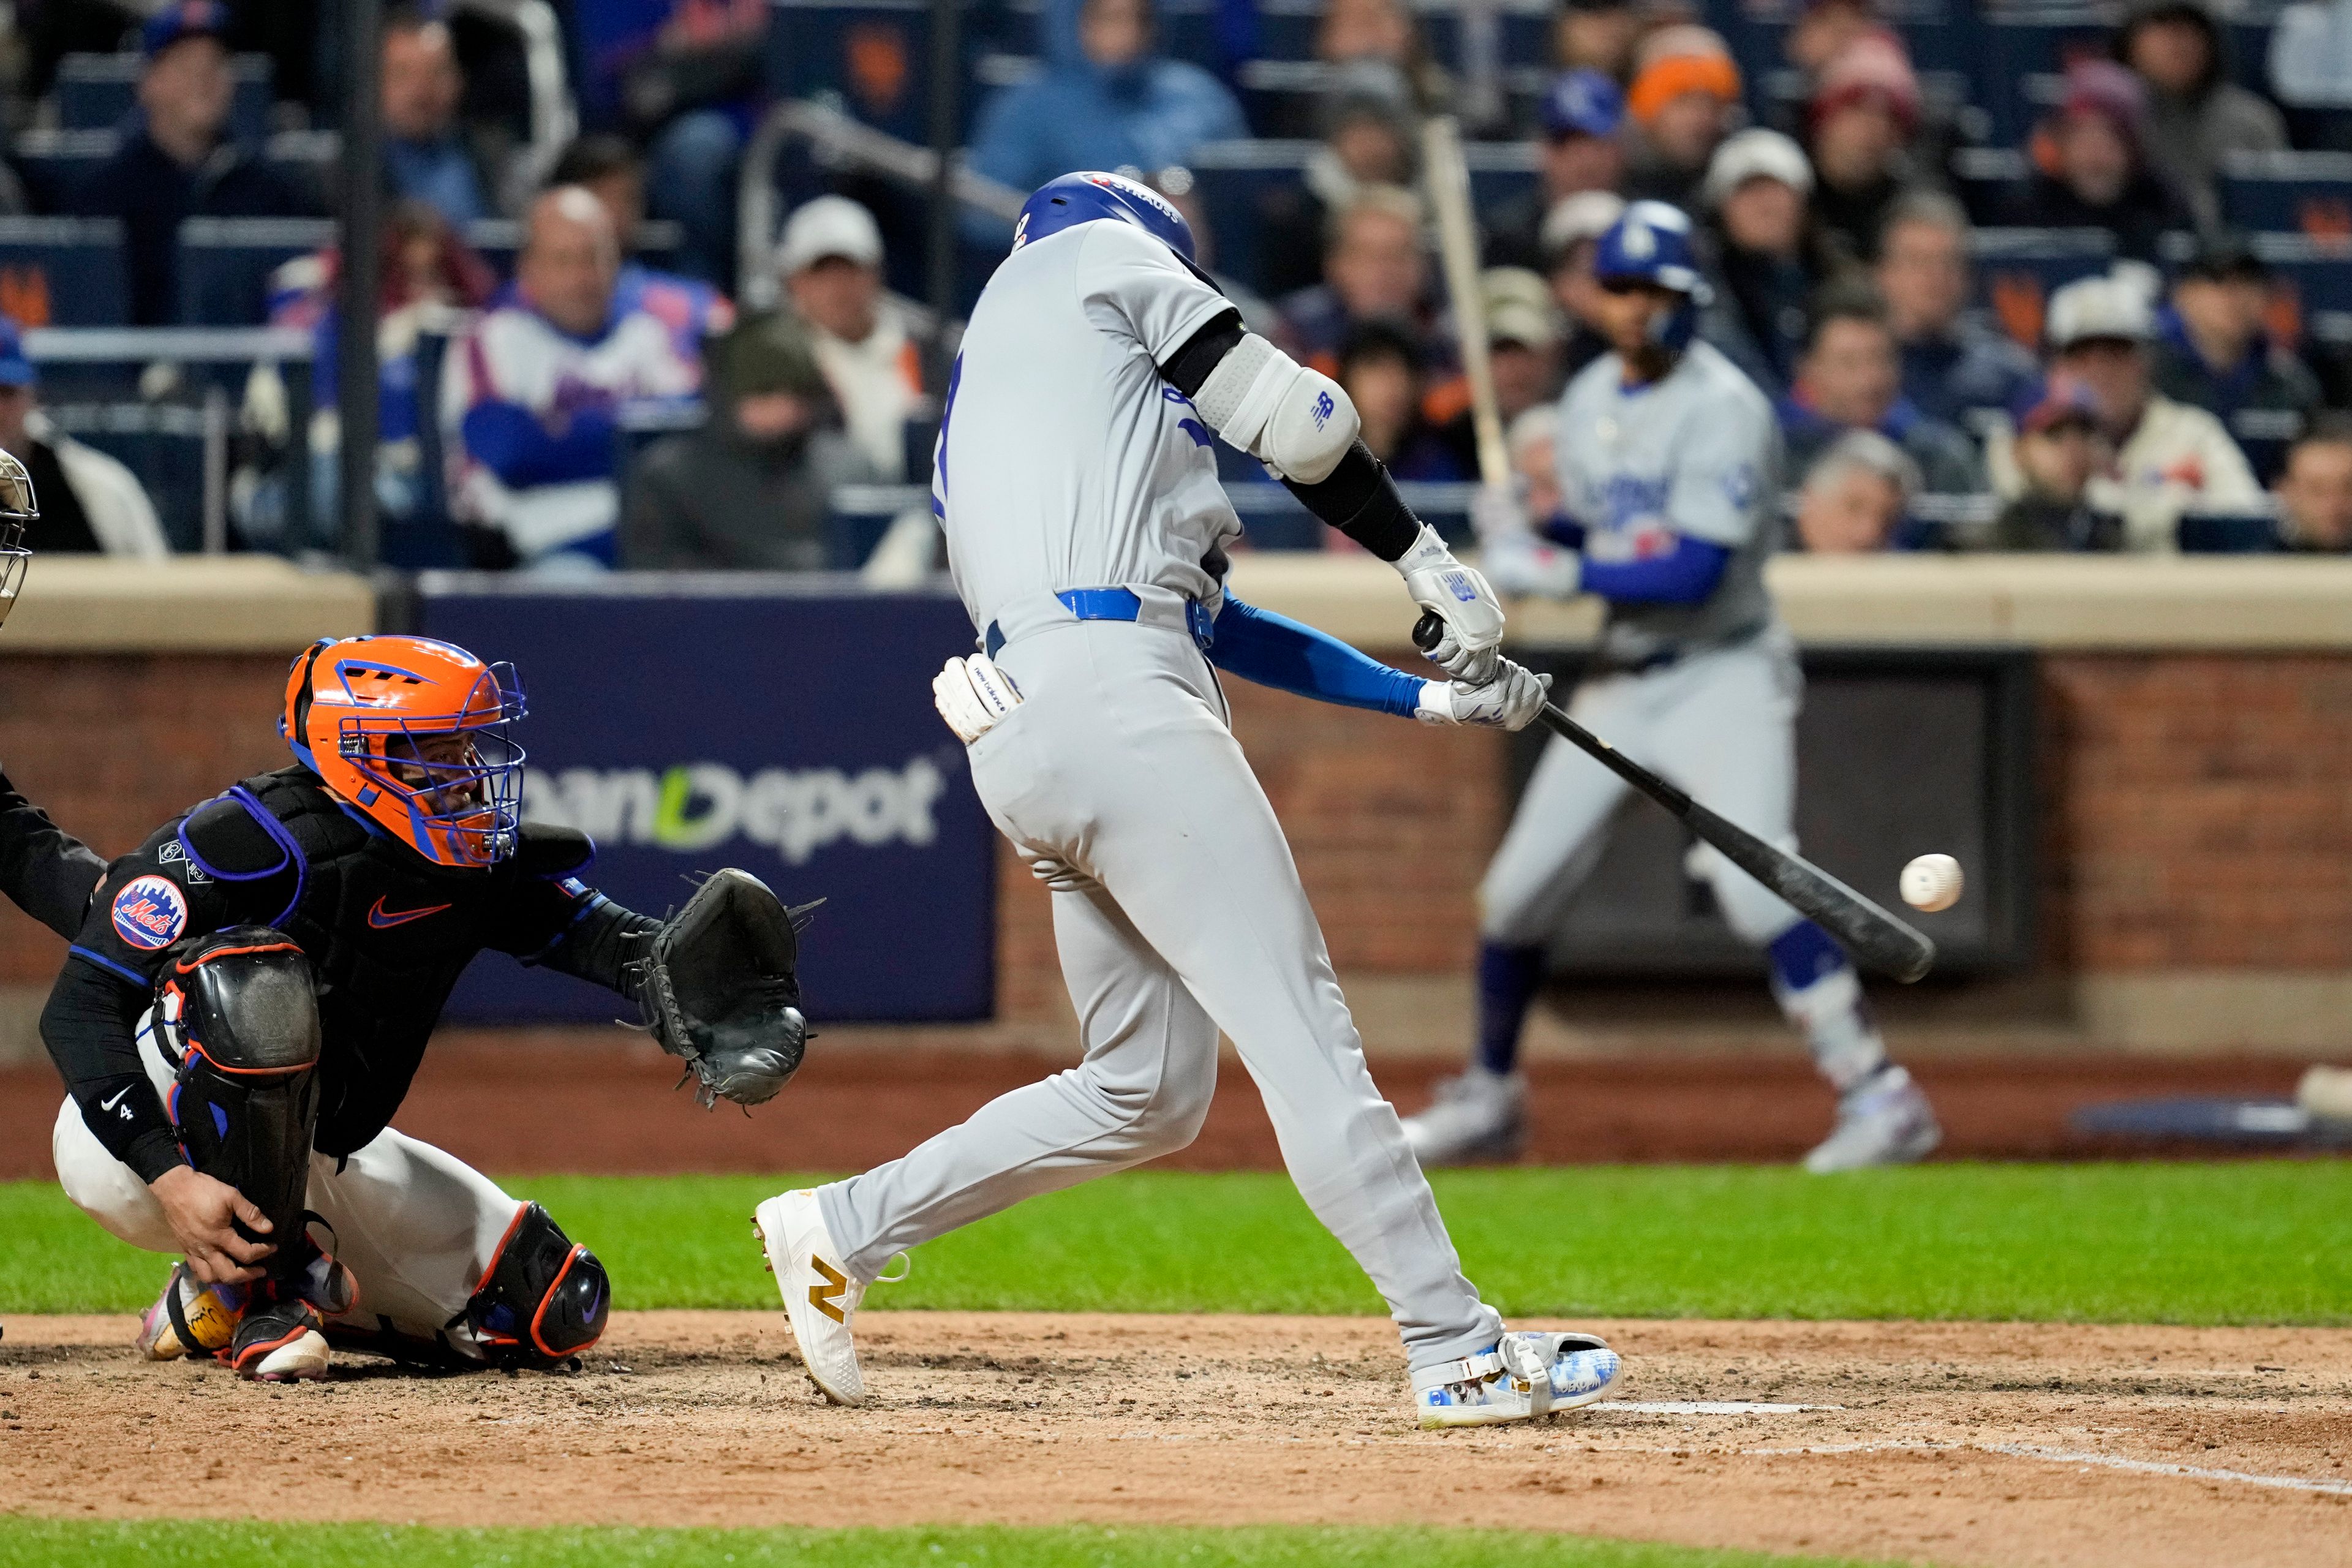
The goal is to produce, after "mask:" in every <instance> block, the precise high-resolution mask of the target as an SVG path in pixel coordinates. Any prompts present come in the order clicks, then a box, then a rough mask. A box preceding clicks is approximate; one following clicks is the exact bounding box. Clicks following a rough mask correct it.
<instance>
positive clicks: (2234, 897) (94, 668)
mask: <svg viewBox="0 0 2352 1568" xmlns="http://www.w3.org/2000/svg"><path fill="white" fill-rule="evenodd" d="M285 668H286V667H285V663H284V661H283V660H282V659H279V658H276V657H274V656H271V657H267V658H265V657H260V656H252V657H236V656H222V657H203V658H188V657H181V656H173V657H168V658H165V657H147V656H141V655H129V654H126V655H110V656H87V657H63V656H55V657H53V656H47V655H21V656H16V657H10V658H6V659H5V663H0V763H5V764H6V766H7V769H8V772H9V774H10V776H11V777H12V778H14V779H15V780H16V782H17V784H18V785H19V787H21V788H23V789H24V790H25V791H26V793H27V794H29V795H32V796H33V798H34V799H36V800H37V801H39V802H41V803H42V804H43V805H47V806H48V807H49V808H50V810H51V812H52V814H53V815H54V816H57V818H58V821H60V822H61V823H63V824H65V825H66V826H68V827H69V828H71V829H72V830H73V831H74V832H76V833H79V834H80V835H81V836H82V837H85V838H87V839H89V841H90V842H91V843H92V844H93V845H95V846H96V847H98V848H99V849H100V851H101V852H102V853H106V854H117V853H120V852H121V851H122V850H124V849H127V848H129V847H131V845H132V844H133V843H135V842H136V841H137V840H138V838H139V837H141V836H142V834H144V833H145V832H147V831H148V830H149V829H150V828H152V827H153V826H155V825H156V824H157V823H160V822H162V821H163V820H164V819H165V818H167V817H169V816H172V815H173V813H174V812H177V811H179V810H182V809H184V807H186V806H187V805H191V804H193V803H194V802H196V801H198V800H202V799H204V798H205V797H206V796H208V795H213V794H215V793H216V792H217V791H219V790H220V789H222V788H223V787H225V786H226V784H229V783H230V782H232V781H233V780H235V779H236V778H238V777H241V776H243V775H244V774H247V773H254V772H257V771H259V770H261V769H264V768H268V767H275V766H277V765H278V763H279V762H280V760H281V759H283V758H284V757H285V755H286V752H285V748H284V746H283V745H282V743H281V742H279V741H278V736H277V734H276V731H275V716H276V712H277V705H278V697H279V693H280V692H281V691H282V689H283V683H284V680H285ZM1230 690H1231V694H1232V697H1233V700H1234V714H1235V729H1236V731H1237V732H1238V733H1239V734H1240V736H1241V738H1242V743H1243V746H1244V750H1245V751H1246V752H1247V753H1248V755H1249V758H1250V761H1251V763H1252V765H1253V766H1254V767H1255V769H1256V770H1257V773H1258V777H1259V779H1260V780H1261V781H1262V782H1263V783H1264V784H1265V789H1266V794H1267V795H1268V797H1269V798H1270V799H1271V800H1272V801H1273V803H1274V808H1275V811H1276V814H1277V815H1278V816H1280V817H1281V818H1282V821H1283V824H1284V826H1285V828H1286V831H1287V832H1288V835H1289V837H1290V842H1291V846H1292V848H1293V850H1294V852H1295V853H1296V854H1297V858H1298V865H1299V873H1300V876H1301V877H1302V879H1304V880H1305V882H1306V884H1307V891H1308V893H1309V895H1310V896H1311V897H1312V898H1313V900H1314V901H1315V906H1316V909H1317V910H1318V911H1319V912H1320V914H1321V916H1322V920H1323V926H1324V931H1325V933H1326V935H1327V936H1328V939H1329V941H1330V944H1331V951H1332V957H1333V959H1334V960H1335V961H1336V962H1337V963H1338V964H1339V967H1340V969H1341V970H1343V971H1349V972H1357V973H1364V972H1373V973H1437V972H1445V971H1458V970H1459V969H1461V968H1462V967H1463V966H1464V965H1465V964H1467V963H1469V961H1470V957H1471V952H1472V946H1473V924H1474V912H1473V898H1474V893H1475V889H1476V886H1477V879H1478V876H1479V874H1480V873H1481V871H1483V870H1484V869H1485V867H1486V858H1487V856H1488V855H1489V854H1490V853H1491V852H1492V850H1493V848H1494V846H1495V843H1496V840H1497V838H1498V837H1500V835H1501V833H1502V829H1503V825H1504V819H1503V808H1502V799H1501V789H1502V780H1503V767H1504V752H1505V748H1504V745H1503V742H1502V741H1501V739H1500V738H1499V737H1497V736H1495V735H1491V734H1483V733H1471V732H1465V731H1456V730H1438V729H1432V728H1428V727H1425V726H1422V725H1417V724H1412V723H1410V722H1406V721H1401V720H1396V719H1390V718H1385V717H1382V716H1380V715H1376V714H1368V713H1359V712H1352V711H1348V710H1339V709H1332V708H1326V707H1322V706H1319V705H1317V704H1314V703H1309V702H1305V701H1302V700H1298V699H1297V698H1292V697H1286V696H1284V695H1282V694H1280V693H1276V692H1270V691H1265V690H1262V689H1257V688H1255V687H1249V686H1246V685H1244V684H1242V683H1240V682H1233V683H1231V685H1230ZM2041 696H2042V719H2041V724H2042V730H2041V777H2042V792H2041V794H2042V813H2043V824H2042V845H2043V876H2042V939H2041V944H2042V952H2041V959H2042V967H2043V968H2045V969H2052V968H2055V969H2063V970H2081V971H2096V972H2143V973H2145V972H2149V971H2159V970H2167V969H2249V970H2282V969H2300V970H2307V971H2314V972H2343V971H2347V970H2352V873H2347V867H2352V658H2341V657H2329V656H2325V655H2284V654H2282V655H2269V654H2264V655H2244V656H2233V655H2224V654H2211V655H2209V654H2130V655H2123V654H2114V655H2110V654H2057V655H2052V656H2049V657H2046V658H2044V659H2043V660H2042V693H2041ZM999 867H1000V879H999V880H1000V886H1001V889H1002V895H1003V896H1002V899H1001V901H1000V904H999V908H1000V910H1001V916H1000V929H1001V934H1002V941H1001V943H1000V951H999V959H998V962H999V975H1000V985H999V993H998V1002H999V1009H1000V1011H1001V1012H1002V1014H1003V1016H1005V1017H1007V1018H1013V1019H1019V1018H1034V1017H1040V1016H1047V1015H1050V1014H1052V1013H1055V1012H1057V1011H1059V1010H1060V1009H1061V1008H1062V1007H1063V1006H1064V1005H1066V1004H1065V1003H1064V1002H1063V1000H1062V983H1061V975H1060V971H1059V969H1058V968H1057V966H1056V965H1055V961H1054V948H1053V932H1052V929H1051V916H1050V913H1049V910H1048V908H1047V906H1048V902H1049V900H1048V898H1047V896H1046V894H1045V890H1044V889H1043V888H1041V887H1040V886H1038V885H1037V884H1036V883H1035V882H1034V881H1033V880H1032V879H1030V877H1029V875H1028V873H1027V872H1026V871H1025V870H1024V868H1022V867H1021V866H1020V864H1019V863H1018V862H1017V861H1015V860H1014V859H1013V856H1012V855H1011V853H1010V852H1009V851H1007V852H1005V853H1004V854H1003V856H1002V857H1001V858H1000V861H999ZM59 952H60V945H59V944H58V942H57V941H56V940H55V939H54V938H52V937H50V936H48V935H47V933H46V932H43V931H40V929H39V928H38V927H37V926H35V925H34V924H33V923H32V922H31V921H27V920H26V919H25V918H24V917H23V916H22V915H19V914H18V913H16V910H14V909H13V908H10V909H5V910H0V984H39V983H41V982H44V981H46V980H47V977H48V976H49V975H50V974H52V973H55V971H56V965H57V963H58V956H59Z"/></svg>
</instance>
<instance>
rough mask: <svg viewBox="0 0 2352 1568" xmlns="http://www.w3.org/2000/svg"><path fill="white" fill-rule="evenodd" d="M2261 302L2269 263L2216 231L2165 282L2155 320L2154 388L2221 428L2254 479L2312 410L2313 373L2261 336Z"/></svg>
mask: <svg viewBox="0 0 2352 1568" xmlns="http://www.w3.org/2000/svg"><path fill="white" fill-rule="evenodd" d="M2270 304H2271V271H2270V268H2269V267H2268V266H2266V265H2265V264H2264V263H2263V259H2262V258H2261V257H2259V256H2257V255H2255V254H2254V252H2253V250H2252V247H2249V246H2248V245H2247V244H2246V242H2245V241H2244V240H2243V239H2241V238H2238V237H2234V236H2227V235H2224V236H2217V237H2212V238H2210V239H2208V240H2206V241H2205V242H2204V243H2203V244H2201V245H2200V247H2198V250H2197V254H2196V255H2195V256H2194V257H2193V258H2190V260H2189V265H2188V266H2187V267H2186V268H2182V270H2181V273H2180V276H2179V278H2177V279H2174V280H2173V284H2172V297H2171V299H2170V300H2168V301H2167V302H2166V303H2165V305H2164V307H2163V309H2161V310H2158V312H2157V320H2156V331H2157V342H2156V387H2157V390H2158V392H2161V393H2163V394H2164V395H2166V396H2167V397H2169V398H2171V399H2172V400H2173V401H2175V402H2176V403H2193V404H2195V405H2197V406H2198V407H2200V408H2202V409H2204V410H2205V411H2206V412H2207V413H2209V414H2211V415H2212V416H2214V417H2216V418H2218V419H2219V420H2221V423H2222V424H2224V425H2226V426H2229V427H2230V433H2231V435H2232V436H2234V437H2237V438H2238V444H2239V445H2240V446H2242V447H2244V448H2245V450H2246V456H2247V457H2248V458H2251V459H2252V460H2253V463H2254V472H2255V477H2256V478H2258V479H2271V478H2273V477H2274V475H2275V472H2276V468H2277V465H2278V461H2279V460H2280V459H2282V458H2284V457H2285V455H2286V453H2285V443H2286V442H2287V440H2288V439H2289V438H2290V437H2293V436H2294V434H2295V432H2297V431H2298V430H2300V429H2302V427H2303V425H2304V422H2305V420H2306V419H2307V418H2308V417H2309V416H2310V415H2311V413H2312V411H2313V410H2314V409H2316V408H2317V407H2318V406H2319V381H2318V378H2317V377H2315V376H2314V375H2313V374H2311V372H2310V370H2309V369H2308V368H2306V367H2305V365H2304V363H2303V362H2302V361H2300V360H2298V359H2296V358H2295V357H2294V354H2293V353H2289V352H2288V351H2287V350H2286V349H2284V348H2283V347H2281V346H2280V345H2278V344H2277V343H2274V342H2272V341H2271V335H2270V331H2269V324H2268V321H2267V320H2266V318H2267V317H2268V315H2269V313H2270Z"/></svg>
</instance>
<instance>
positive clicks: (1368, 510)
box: [1282, 441, 1421, 561]
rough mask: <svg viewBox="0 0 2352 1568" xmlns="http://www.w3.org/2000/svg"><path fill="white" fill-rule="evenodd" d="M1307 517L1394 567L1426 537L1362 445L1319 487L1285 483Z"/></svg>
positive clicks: (1377, 461) (1378, 462)
mask: <svg viewBox="0 0 2352 1568" xmlns="http://www.w3.org/2000/svg"><path fill="white" fill-rule="evenodd" d="M1282 482H1283V484H1284V485H1285V486H1286V487H1288V489H1289V490H1290V493H1291V494H1292V495H1295V496H1297V498H1298V499H1299V500H1300V501H1301V502H1302V503H1304V504H1305V506H1306V508H1307V510H1308V511H1311V512H1313V513H1314V514H1315V515H1316V516H1317V517H1319V518H1321V519H1322V520H1323V521H1325V522H1328V523H1329V524H1330V525H1331V526H1332V527H1333V528H1336V529H1338V530H1339V531H1340V532H1342V533H1344V534H1346V535H1347V536H1348V537H1349V538H1350V539H1352V540H1354V541H1355V542H1357V543H1359V544H1360V545H1362V546H1363V547H1364V548H1365V549H1367V550H1369V551H1370V552H1372V553H1373V554H1375V555H1377V556H1379V557H1380V558H1381V560H1383V561H1394V560H1397V559H1399V558H1400V557H1402V555H1403V554H1404V552H1406V551H1408V550H1411V549H1412V545H1413V541H1415V540H1416V539H1419V538H1420V537H1421V519H1419V518H1417V517H1415V516H1413V514H1412V508H1411V507H1409V506H1407V505H1405V504H1404V497H1403V496H1402V495H1400V494H1399V493H1398V492H1397V488H1396V481H1395V480H1394V479H1391V478H1389V471H1388V468H1386V467H1385V466H1383V465H1382V463H1381V460H1380V459H1379V458H1375V457H1373V456H1372V451H1371V448H1370V447H1367V446H1365V445H1364V444H1363V443H1362V442H1361V441H1359V442H1357V443H1356V444H1355V445H1354V446H1353V447H1349V449H1348V455H1347V456H1346V457H1344V458H1340V459H1339V467H1338V468H1334V469H1332V470H1331V473H1330V477H1329V478H1328V479H1322V480H1319V481H1318V482H1317V483H1315V484H1311V485H1309V484H1301V483H1300V482H1299V481H1297V479H1285V480H1283V481H1282Z"/></svg>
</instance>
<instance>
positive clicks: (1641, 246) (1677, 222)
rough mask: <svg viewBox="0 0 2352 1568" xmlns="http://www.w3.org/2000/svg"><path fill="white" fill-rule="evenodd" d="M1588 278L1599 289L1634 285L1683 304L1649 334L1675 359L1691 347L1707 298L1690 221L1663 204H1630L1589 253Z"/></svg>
mask: <svg viewBox="0 0 2352 1568" xmlns="http://www.w3.org/2000/svg"><path fill="white" fill-rule="evenodd" d="M1592 276H1593V278H1594V279H1595V280H1596V281H1598V282H1599V283H1601V285H1603V286H1604V287H1605V286H1607V285H1608V284H1610V283H1612V282H1625V281H1633V282H1641V283H1648V284H1652V285H1654V286H1655V287H1657V288H1660V289H1667V290H1669V291H1671V292H1673V293H1676V294H1679V295H1681V296H1682V297H1683V300H1682V303H1681V304H1680V305H1678V306H1677V307H1675V309H1674V310H1671V311H1669V312H1667V314H1665V315H1664V317H1662V318H1660V319H1659V321H1658V322H1657V323H1656V325H1655V326H1654V328H1653V330H1652V336H1653V337H1654V338H1655V339H1656V340H1657V342H1659V343H1660V344H1661V345H1662V346H1664V347H1665V348H1669V349H1673V350H1675V352H1677V353H1679V352H1681V351H1682V350H1684V349H1686V348H1688V347H1689V346H1690V341H1691V339H1692V337H1693V336H1694V335H1695V334H1696V332H1697V331H1698V312H1699V307H1700V306H1702V305H1705V304H1706V302H1707V300H1709V298H1711V291H1710V290H1709V289H1708V288H1707V286H1706V279H1702V278H1701V277H1700V276H1699V275H1698V258H1697V257H1696V255H1695V254H1694V253H1693V251H1692V249H1691V221H1690V217H1689V216H1688V215H1687V214H1685V213H1684V212H1683V210H1682V209H1681V208H1680V207H1675V206H1669V205H1666V204H1665V203H1664V202H1635V203H1634V204H1633V205H1631V206H1629V207H1627V208H1626V209H1625V212H1624V215H1623V216H1621V217H1620V218H1618V220H1617V221H1616V222H1615V223H1613V224H1611V225H1610V226H1609V229H1608V232H1606V233H1605V234H1603V235H1602V236H1601V240H1600V243H1599V244H1598V245H1597V246H1595V247H1593V253H1592Z"/></svg>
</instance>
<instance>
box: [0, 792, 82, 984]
mask: <svg viewBox="0 0 2352 1568" xmlns="http://www.w3.org/2000/svg"><path fill="white" fill-rule="evenodd" d="M105 869H106V862H105V861H103V860H100V858H98V856H97V854H96V853H95V852H94V851H92V850H91V849H90V847H89V846H88V845H86V844H84V843H83V842H82V841H81V840H80V839H79V838H76V837H74V836H73V835H71V834H70V833H68V832H66V831H65V830H64V829H62V828H60V827H58V826H57V824H55V823H53V822H51V821H50V820H49V816H48V813H47V812H45V811H43V810H42V809H41V808H40V807H39V806H37V805H34V804H33V803H32V802H31V801H29V800H26V798H25V797H24V796H23V795H19V794H17V793H16V785H15V784H10V783H9V782H8V775H7V774H5V773H0V893H5V894H7V895H8V897H9V899H10V900H12V901H14V902H15V904H16V907H17V908H18V909H20V910H24V911H25V912H26V914H28V915H30V916H32V917H33V918H34V919H35V920H37V921H40V922H41V923H42V924H43V925H45V926H47V927H48V928H49V929H50V930H51V931H55V932H57V933H58V935H59V936H61V937H63V938H65V939H66V940H67V941H68V942H71V941H72V940H73V939H74V934H75V933H76V932H77V931H80V930H81V922H82V913H83V911H84V910H87V909H88V908H89V894H90V889H92V888H94V887H96V886H97V885H98V879H99V875H100V873H101V872H103V871H104V870H105Z"/></svg>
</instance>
